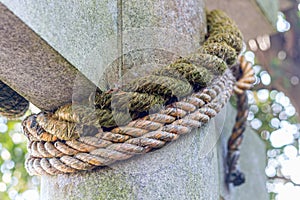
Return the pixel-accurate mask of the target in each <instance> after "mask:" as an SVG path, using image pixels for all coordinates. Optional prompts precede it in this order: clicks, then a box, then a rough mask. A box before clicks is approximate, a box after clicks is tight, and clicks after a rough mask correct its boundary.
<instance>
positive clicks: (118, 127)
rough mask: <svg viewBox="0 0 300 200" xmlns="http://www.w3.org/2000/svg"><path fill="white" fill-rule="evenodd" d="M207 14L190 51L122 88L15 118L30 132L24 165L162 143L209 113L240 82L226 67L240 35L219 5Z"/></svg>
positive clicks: (64, 168)
mask: <svg viewBox="0 0 300 200" xmlns="http://www.w3.org/2000/svg"><path fill="white" fill-rule="evenodd" d="M207 21H208V31H209V34H208V37H207V40H206V41H205V42H204V44H203V46H202V47H201V48H200V49H199V50H198V52H196V53H194V54H193V55H190V56H188V57H185V58H180V59H178V60H177V61H175V62H174V63H172V64H170V65H168V66H165V67H162V68H160V69H157V70H156V71H154V72H153V73H151V74H150V75H147V76H145V77H140V78H137V79H135V80H133V81H131V82H129V83H128V84H127V85H124V86H122V87H121V88H118V89H113V90H110V91H107V92H96V96H95V97H93V98H92V97H91V98H90V105H89V106H86V105H79V104H76V102H75V103H73V104H68V105H65V106H62V107H60V108H59V109H57V110H56V111H55V112H53V113H51V112H41V113H39V114H37V115H31V116H29V117H27V118H26V119H25V120H24V121H23V123H22V125H23V129H24V132H25V134H26V135H27V137H28V139H29V145H28V149H29V153H30V156H29V158H28V159H27V160H26V168H27V170H28V172H29V173H30V174H38V175H40V174H50V175H55V174H59V173H73V172H77V171H81V170H90V169H94V168H96V167H100V166H107V165H109V164H112V163H114V162H116V161H119V160H125V159H128V158H131V157H132V156H134V155H138V154H144V153H147V152H149V151H151V150H154V149H158V148H161V147H163V146H164V145H165V144H166V143H168V142H170V141H173V140H176V139H177V138H178V137H179V136H180V135H183V134H187V133H189V132H191V130H192V129H194V128H199V127H201V126H202V125H203V124H204V123H207V122H208V121H209V120H210V119H211V118H212V117H214V116H216V115H217V113H218V112H219V111H220V110H221V109H222V107H223V106H224V105H225V104H226V102H227V101H228V99H229V98H230V96H231V93H232V91H233V88H234V87H235V90H236V91H238V89H243V87H242V86H243V83H239V82H238V84H237V85H234V84H235V82H236V77H234V76H233V74H232V71H231V70H230V69H227V68H228V67H227V66H229V67H231V66H232V65H233V64H234V63H235V62H236V60H237V56H238V54H239V53H240V50H241V48H242V35H241V33H240V31H239V30H238V28H237V26H236V25H235V24H234V22H233V21H232V20H231V19H229V17H228V16H227V15H226V14H225V13H223V12H222V11H212V12H209V13H207ZM225 27H226V31H224V28H225ZM227 33H229V34H227ZM231 33H232V34H231ZM150 110H151V111H152V112H153V111H155V114H150Z"/></svg>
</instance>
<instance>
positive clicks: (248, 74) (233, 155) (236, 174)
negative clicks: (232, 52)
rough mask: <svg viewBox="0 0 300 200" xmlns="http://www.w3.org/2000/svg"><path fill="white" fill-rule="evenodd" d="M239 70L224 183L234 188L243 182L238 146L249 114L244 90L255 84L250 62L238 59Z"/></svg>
mask: <svg viewBox="0 0 300 200" xmlns="http://www.w3.org/2000/svg"><path fill="white" fill-rule="evenodd" d="M239 70H240V73H241V75H240V76H241V77H240V78H239V80H238V82H237V83H236V84H235V86H234V92H235V94H236V95H237V97H238V98H237V110H238V114H237V116H236V122H235V125H234V127H233V130H232V134H231V136H230V138H229V140H228V144H227V147H228V153H227V167H228V169H227V174H226V182H227V183H233V185H234V186H238V185H241V184H242V183H244V182H245V175H244V173H242V172H241V171H240V169H239V165H238V162H239V157H240V146H241V143H242V141H243V138H244V135H243V133H244V131H245V129H246V123H247V117H248V113H249V105H248V97H247V93H246V90H249V89H251V88H252V85H253V83H254V82H255V77H254V70H253V69H252V65H251V63H250V62H247V61H246V60H245V57H244V56H242V57H241V58H240V65H239Z"/></svg>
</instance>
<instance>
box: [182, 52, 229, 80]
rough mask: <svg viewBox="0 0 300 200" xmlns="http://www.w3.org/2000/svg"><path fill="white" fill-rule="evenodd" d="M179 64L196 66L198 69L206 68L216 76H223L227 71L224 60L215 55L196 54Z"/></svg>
mask: <svg viewBox="0 0 300 200" xmlns="http://www.w3.org/2000/svg"><path fill="white" fill-rule="evenodd" d="M178 62H182V63H188V64H194V65H196V66H197V67H205V68H206V69H207V70H208V71H210V72H212V73H213V74H215V75H222V74H223V73H224V72H225V70H226V69H227V64H226V63H225V62H224V60H222V59H220V58H218V57H217V56H215V55H210V54H204V53H195V54H192V55H190V56H188V57H185V58H182V59H180V60H179V61H178Z"/></svg>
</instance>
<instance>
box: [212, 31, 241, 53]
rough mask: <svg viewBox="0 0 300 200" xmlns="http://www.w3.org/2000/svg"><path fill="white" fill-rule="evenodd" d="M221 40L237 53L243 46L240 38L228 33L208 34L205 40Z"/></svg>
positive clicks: (213, 41)
mask: <svg viewBox="0 0 300 200" xmlns="http://www.w3.org/2000/svg"><path fill="white" fill-rule="evenodd" d="M221 42H225V43H226V44H227V45H228V46H230V47H232V48H234V49H235V51H236V52H237V53H239V52H241V50H242V48H243V41H242V39H240V38H239V37H237V36H235V35H231V34H228V33H219V34H216V35H210V37H209V38H208V39H207V40H206V43H221Z"/></svg>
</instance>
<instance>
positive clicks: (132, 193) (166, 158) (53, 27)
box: [0, 0, 265, 200]
mask: <svg viewBox="0 0 300 200" xmlns="http://www.w3.org/2000/svg"><path fill="white" fill-rule="evenodd" d="M1 2H2V3H3V4H1V3H0V19H1V20H0V38H1V41H0V44H1V45H0V50H1V52H0V55H1V57H0V60H1V64H0V72H1V73H0V78H1V80H3V81H4V82H5V83H7V84H8V85H9V86H11V87H12V88H13V89H15V90H16V91H17V92H19V93H20V94H21V95H23V96H24V97H26V98H27V99H28V100H29V101H31V102H32V103H34V104H35V105H36V106H38V107H40V108H41V109H46V110H51V109H55V108H57V107H58V106H60V105H62V104H64V103H66V102H68V101H72V99H74V98H79V97H81V98H87V97H88V96H89V94H90V93H91V92H93V91H94V90H95V85H97V86H99V87H100V88H101V89H102V90H106V89H108V88H109V87H115V86H116V85H118V84H120V80H121V81H123V82H124V81H126V80H128V79H130V78H132V77H134V76H138V75H139V74H140V73H145V72H147V69H149V68H150V69H151V67H153V66H157V67H159V66H162V65H165V64H168V63H169V62H171V61H172V60H174V59H176V58H178V57H179V56H184V55H187V54H189V53H191V52H193V51H195V50H196V49H197V48H199V46H200V45H201V43H202V42H203V40H204V36H205V33H206V23H205V22H206V20H205V10H204V7H205V3H204V1H203V0H184V1H181V0H171V1H169V0H153V1H136V0H128V1H122V0H113V1H108V0H107V1H92V0H88V1H78V2H76V3H75V2H73V3H71V2H69V1H59V0H54V1H51V2H49V1H38V2H37V1H33V0H26V1H21V0H20V1H19V0H14V1H8V0H1ZM4 5H5V6H7V7H8V8H9V9H10V10H12V11H13V12H14V13H15V15H17V16H18V17H19V18H21V19H22V20H23V21H24V22H25V23H26V24H27V25H28V26H29V27H30V28H31V29H32V30H34V32H35V33H34V32H33V31H32V30H31V29H30V28H29V27H28V26H26V25H25V24H24V23H23V22H22V21H21V20H19V19H17V17H16V16H15V15H14V14H13V13H11V12H10V11H9V10H8V9H7V8H6V7H5V6H4ZM1 27H4V28H1ZM3 30H5V31H3ZM38 35H39V36H40V37H41V38H42V39H41V38H40V37H39V36H38ZM47 43H48V44H47ZM54 49H55V50H54ZM123 55H124V56H123ZM73 66H75V67H76V68H75V67H73ZM85 77H87V78H85ZM228 108H229V109H224V110H223V112H222V113H221V114H220V115H219V116H218V117H217V119H216V120H212V121H211V122H210V123H209V124H208V125H207V126H204V127H203V128H201V129H199V130H195V131H194V132H193V133H191V134H189V135H186V136H184V137H182V138H180V139H179V140H178V141H175V142H173V143H171V144H169V145H168V146H166V147H164V148H163V149H161V150H159V151H155V152H153V153H149V154H147V155H141V156H137V157H134V158H133V159H130V160H128V161H124V162H119V163H116V164H114V165H111V166H109V167H106V168H102V169H98V170H94V171H88V172H83V173H76V174H66V175H58V176H43V177H42V181H41V182H42V183H41V199H43V200H44V199H219V196H220V195H222V196H225V197H226V198H227V197H228V198H232V199H234V196H236V195H237V196H238V197H241V196H240V195H241V194H242V193H243V192H244V191H248V192H247V193H249V190H251V189H249V188H244V189H238V190H237V193H235V194H230V193H229V191H228V188H226V186H225V185H224V169H223V163H224V155H226V153H224V146H225V145H226V140H227V137H228V134H229V133H230V130H231V127H232V124H233V120H234V119H232V120H231V119H229V121H230V122H229V124H228V125H227V123H226V127H225V129H224V130H225V132H226V133H227V136H224V138H223V139H222V140H220V141H219V143H218V136H219V135H220V134H219V131H221V130H219V129H218V128H216V127H223V123H224V119H225V118H232V117H226V114H227V115H228V116H233V112H234V111H233V110H232V108H231V107H228ZM226 111H227V113H226ZM216 124H217V125H216ZM250 134H251V133H250ZM252 134H253V133H252ZM253 135H254V134H253ZM222 137H223V136H222ZM246 137H252V136H246ZM251 139H252V142H253V143H255V144H257V145H256V147H255V148H254V149H253V146H251V145H248V147H247V145H245V148H246V149H247V148H248V149H247V150H246V152H247V153H248V154H249V148H252V152H254V153H255V152H257V151H262V152H263V151H264V150H263V149H264V147H263V145H262V144H260V141H259V139H258V138H254V139H253V138H251ZM252 145H253V144H252ZM257 146H259V148H257ZM242 162H243V161H242ZM254 162H255V163H253V165H252V164H249V163H248V162H247V160H245V161H244V163H246V164H245V165H248V166H249V165H251V166H256V165H260V166H262V167H263V166H264V162H265V161H264V158H261V159H259V160H256V161H254ZM248 170H249V171H250V172H251V173H254V174H256V173H257V174H262V173H263V172H261V171H258V172H256V171H255V169H252V168H249V169H248ZM249 179H250V177H249ZM264 181H265V179H264V178H262V179H261V181H260V183H259V184H257V183H256V184H251V187H252V188H254V189H253V190H254V191H256V190H258V188H259V187H261V188H262V189H263V186H262V185H264ZM250 183H251V182H250ZM260 190H261V189H260ZM247 193H246V194H247ZM261 195H262V198H261V199H264V198H265V196H264V193H263V192H262V194H261ZM241 198H243V199H246V197H245V198H244V197H241Z"/></svg>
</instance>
